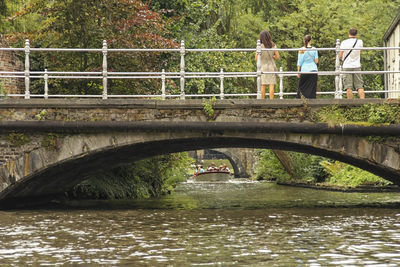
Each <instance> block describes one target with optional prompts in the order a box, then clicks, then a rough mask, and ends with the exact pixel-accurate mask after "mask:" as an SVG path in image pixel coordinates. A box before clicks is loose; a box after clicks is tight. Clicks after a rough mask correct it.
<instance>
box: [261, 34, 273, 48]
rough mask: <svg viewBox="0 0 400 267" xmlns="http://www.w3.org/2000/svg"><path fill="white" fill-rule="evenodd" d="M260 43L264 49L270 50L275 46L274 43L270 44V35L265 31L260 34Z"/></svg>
mask: <svg viewBox="0 0 400 267" xmlns="http://www.w3.org/2000/svg"><path fill="white" fill-rule="evenodd" d="M260 41H261V43H262V44H263V45H264V47H265V48H272V47H274V45H275V43H274V42H272V37H271V34H270V33H269V32H267V31H262V32H261V33H260Z"/></svg>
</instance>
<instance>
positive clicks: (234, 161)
mask: <svg viewBox="0 0 400 267" xmlns="http://www.w3.org/2000/svg"><path fill="white" fill-rule="evenodd" d="M230 149H232V148H230ZM210 151H213V152H216V153H219V154H222V155H223V156H224V157H225V158H226V159H227V160H229V162H230V163H231V165H232V168H233V172H234V175H235V178H248V177H250V175H248V173H247V172H246V171H245V167H244V166H243V163H242V160H240V159H239V158H238V157H237V156H235V153H234V152H231V151H230V150H229V148H228V149H227V148H214V149H210Z"/></svg>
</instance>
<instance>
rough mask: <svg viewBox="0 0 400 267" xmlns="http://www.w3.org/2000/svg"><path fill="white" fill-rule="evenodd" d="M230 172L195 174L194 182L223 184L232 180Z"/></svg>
mask: <svg viewBox="0 0 400 267" xmlns="http://www.w3.org/2000/svg"><path fill="white" fill-rule="evenodd" d="M232 177H233V176H232V173H231V172H230V171H205V172H201V173H198V174H196V176H195V177H194V180H195V181H197V182H223V181H229V180H230V179H232Z"/></svg>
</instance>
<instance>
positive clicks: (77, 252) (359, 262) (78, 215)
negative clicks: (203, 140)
mask: <svg viewBox="0 0 400 267" xmlns="http://www.w3.org/2000/svg"><path fill="white" fill-rule="evenodd" d="M399 201H400V194H399V193H385V194H361V193H357V194H346V193H338V192H328V191H315V190H309V189H300V188H290V187H282V186H276V185H273V184H265V183H229V184H190V183H187V184H182V185H180V186H179V187H178V188H177V192H176V193H175V194H172V195H169V196H165V197H163V198H160V199H156V200H150V201H137V202H131V201H129V202H128V201H119V202H100V201H94V202H86V203H83V204H84V205H85V208H83V207H82V205H83V204H82V203H80V204H79V205H78V203H76V202H75V203H70V205H75V206H80V208H77V207H75V208H74V209H71V208H63V209H57V210H49V209H47V210H45V209H42V210H29V211H28V210H26V211H3V212H0V216H1V217H0V218H1V219H0V263H1V264H0V265H6V266H7V265H9V266H20V265H37V266H39V265H40V266H45V265H51V266H54V265H57V264H58V265H63V264H67V265H86V266H87V265H99V264H104V265H114V266H120V265H124V266H327V265H338V266H346V265H347V266H368V265H370V266H398V265H400V210H398V209H395V208H392V209H387V208H371V207H370V208H367V207H365V206H378V205H386V204H388V203H389V204H390V203H396V202H399ZM347 204H348V206H349V207H347V208H344V206H346V205H347ZM335 206H338V207H335ZM99 208H102V209H99Z"/></svg>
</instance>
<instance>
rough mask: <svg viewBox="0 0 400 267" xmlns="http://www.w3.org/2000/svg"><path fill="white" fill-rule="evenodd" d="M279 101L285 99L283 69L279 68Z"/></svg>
mask: <svg viewBox="0 0 400 267" xmlns="http://www.w3.org/2000/svg"><path fill="white" fill-rule="evenodd" d="M279 72H280V74H279V99H283V74H282V72H283V68H282V67H280V68H279Z"/></svg>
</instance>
